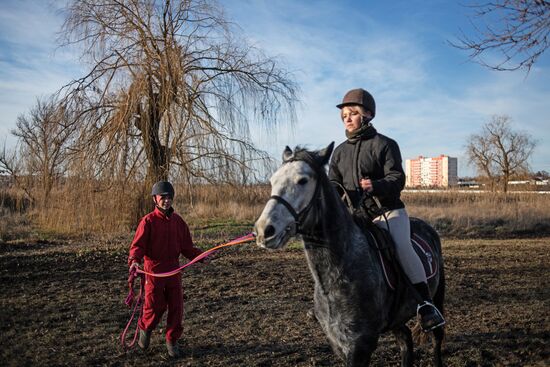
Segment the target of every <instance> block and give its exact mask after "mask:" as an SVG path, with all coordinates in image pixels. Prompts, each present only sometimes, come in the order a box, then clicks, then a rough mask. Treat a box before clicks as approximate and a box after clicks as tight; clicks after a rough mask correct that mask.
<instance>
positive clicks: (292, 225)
mask: <svg viewBox="0 0 550 367" xmlns="http://www.w3.org/2000/svg"><path fill="white" fill-rule="evenodd" d="M333 147H334V143H331V144H330V145H329V146H328V147H327V148H325V149H322V150H320V151H307V150H305V149H301V148H298V147H297V148H296V149H295V151H294V152H293V151H292V150H291V149H290V148H289V147H286V149H285V151H284V153H283V164H282V165H281V167H279V169H278V170H277V171H276V172H275V173H274V174H273V176H272V177H271V180H270V181H271V186H272V189H271V197H270V199H269V200H268V202H267V203H266V205H265V208H264V209H263V212H262V213H261V215H260V217H259V218H258V220H257V221H256V224H255V230H256V234H257V237H256V241H257V244H258V245H260V246H262V247H265V248H269V249H280V248H283V247H284V246H285V245H286V244H287V242H288V240H289V239H290V238H292V237H294V236H296V235H301V237H302V240H303V243H304V248H305V255H306V258H307V262H308V266H309V269H310V270H311V274H312V275H313V279H314V283H315V290H314V311H315V316H316V318H317V320H318V321H319V323H320V324H321V327H322V328H323V331H324V332H325V334H326V336H327V338H328V340H329V342H330V344H331V346H332V348H333V350H334V352H335V353H336V354H337V355H339V356H340V357H341V358H342V359H343V360H344V361H345V364H346V366H350V367H352V366H353V367H355V366H368V365H369V363H370V359H371V355H372V353H373V352H374V350H375V349H376V346H377V342H378V339H379V336H380V335H381V334H382V333H384V332H387V331H391V332H392V333H393V334H394V335H395V336H396V338H397V341H398V343H399V346H400V350H401V365H402V366H412V363H413V356H414V354H413V341H412V333H411V330H410V329H409V327H408V326H407V325H406V323H407V321H408V320H410V319H411V318H412V317H414V316H415V314H416V305H417V301H416V299H415V296H414V294H413V292H414V291H413V290H412V289H411V287H402V288H401V290H398V291H394V290H391V289H390V288H389V287H388V285H387V284H386V281H385V279H384V276H383V271H382V268H381V264H380V261H379V254H378V252H377V251H378V250H377V249H376V248H375V246H374V244H373V243H372V242H373V240H372V239H371V237H370V236H367V235H366V234H365V232H364V230H363V229H361V228H359V227H358V225H357V224H356V223H355V221H354V220H353V218H352V216H351V214H350V213H349V211H348V209H347V207H346V206H345V204H344V203H343V201H342V200H341V198H340V196H339V195H338V193H337V191H336V190H335V189H334V188H333V186H332V185H331V183H330V182H329V180H328V177H327V175H326V172H325V166H326V164H327V163H328V161H329V158H330V155H331V153H332V150H333ZM411 228H412V231H413V232H414V233H416V234H418V235H420V236H421V237H422V238H423V239H424V240H425V242H427V243H428V244H429V245H430V247H431V248H432V250H433V251H432V252H433V256H435V261H436V263H437V265H438V268H439V269H438V274H437V276H434V277H432V278H430V279H429V287H430V291H431V292H432V295H433V297H434V303H435V305H436V306H437V307H438V309H439V310H441V311H442V312H443V299H444V292H445V291H444V285H445V283H444V274H443V259H442V256H441V244H440V240H439V236H438V235H437V232H436V231H435V230H434V229H433V228H431V227H430V226H429V225H428V224H426V223H424V222H422V221H420V220H414V219H411ZM398 289H399V288H398ZM415 328H416V327H415ZM443 337H444V329H443V328H438V329H435V330H434V331H433V338H432V341H433V348H434V363H435V365H436V366H441V365H442V359H441V343H442V340H443Z"/></svg>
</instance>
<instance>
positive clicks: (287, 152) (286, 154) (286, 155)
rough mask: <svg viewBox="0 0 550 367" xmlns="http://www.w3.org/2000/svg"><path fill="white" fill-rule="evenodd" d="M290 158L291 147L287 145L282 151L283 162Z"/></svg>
mask: <svg viewBox="0 0 550 367" xmlns="http://www.w3.org/2000/svg"><path fill="white" fill-rule="evenodd" d="M290 158H292V149H290V147H289V146H288V145H287V146H286V147H285V150H284V151H283V162H286V161H288V160H289V159H290Z"/></svg>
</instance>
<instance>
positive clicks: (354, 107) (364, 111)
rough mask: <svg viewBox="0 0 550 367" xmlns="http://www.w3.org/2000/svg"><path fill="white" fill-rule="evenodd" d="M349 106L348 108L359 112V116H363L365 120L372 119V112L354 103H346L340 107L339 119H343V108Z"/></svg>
mask: <svg viewBox="0 0 550 367" xmlns="http://www.w3.org/2000/svg"><path fill="white" fill-rule="evenodd" d="M346 107H347V108H349V109H350V110H352V111H354V112H359V113H360V114H361V116H363V117H365V118H366V119H367V121H370V120H372V112H370V111H369V110H367V109H366V108H365V107H363V106H362V105H360V104H354V105H348V106H344V107H342V108H341V109H340V119H342V120H343V119H344V108H346Z"/></svg>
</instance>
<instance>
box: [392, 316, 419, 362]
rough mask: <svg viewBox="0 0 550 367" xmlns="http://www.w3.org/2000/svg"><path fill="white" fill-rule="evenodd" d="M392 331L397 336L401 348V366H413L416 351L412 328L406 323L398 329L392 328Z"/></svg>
mask: <svg viewBox="0 0 550 367" xmlns="http://www.w3.org/2000/svg"><path fill="white" fill-rule="evenodd" d="M392 332H393V335H395V338H396V339H397V342H398V344H399V349H400V350H401V366H402V367H409V366H412V365H413V360H414V353H413V341H412V334H411V329H409V328H408V327H407V326H406V325H402V326H400V327H398V328H397V329H394V330H392Z"/></svg>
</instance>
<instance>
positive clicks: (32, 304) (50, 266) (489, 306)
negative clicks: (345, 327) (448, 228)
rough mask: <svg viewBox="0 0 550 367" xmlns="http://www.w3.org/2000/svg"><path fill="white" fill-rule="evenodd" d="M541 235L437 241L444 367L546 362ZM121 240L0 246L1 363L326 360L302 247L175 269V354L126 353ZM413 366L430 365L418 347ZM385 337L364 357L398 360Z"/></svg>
mask: <svg viewBox="0 0 550 367" xmlns="http://www.w3.org/2000/svg"><path fill="white" fill-rule="evenodd" d="M549 250H550V238H540V239H525V240H521V239H513V240H450V239H444V240H443V251H444V256H445V261H446V275H447V284H448V287H447V301H446V309H447V315H446V316H447V320H448V328H447V339H446V344H445V345H444V361H445V363H446V364H447V365H449V366H543V365H544V366H548V365H550V287H549V285H548V281H549V280H550V258H549V253H550V251H549ZM126 254H127V242H125V241H123V240H119V241H115V240H113V241H109V242H104V243H100V244H99V243H98V242H94V241H91V240H90V241H84V242H79V243H76V242H74V241H68V240H64V241H55V242H34V243H8V244H5V243H4V244H0V289H1V291H2V297H1V300H0V309H1V312H0V345H1V346H2V347H1V349H0V365H1V366H33V365H36V366H60V365H68V366H102V365H108V366H169V365H178V366H335V365H341V363H340V361H339V360H338V359H337V358H336V357H335V356H334V355H333V354H332V351H331V349H330V347H329V346H328V343H327V341H326V339H325V336H324V334H323V333H322V331H321V329H320V327H319V325H318V324H317V323H316V322H315V321H311V320H309V319H308V318H307V317H306V311H307V310H308V309H309V308H310V307H311V305H312V287H313V283H312V279H311V276H310V273H309V271H308V269H307V266H306V262H305V258H304V255H303V252H302V250H301V249H298V248H295V249H287V250H283V251H279V252H272V251H266V250H262V249H259V248H256V247H255V246H254V245H251V244H249V245H243V246H240V247H233V248H229V249H224V250H221V251H220V252H218V253H217V257H216V258H215V259H214V260H213V261H212V263H211V264H210V265H208V266H205V267H202V268H199V267H191V268H189V270H186V271H185V272H184V274H183V282H184V288H185V299H186V301H185V320H184V329H185V331H184V335H183V338H182V339H181V340H180V343H181V346H182V348H183V349H184V351H185V355H184V357H183V358H181V359H179V360H176V361H173V360H170V359H169V358H168V356H167V354H166V351H165V346H164V338H163V334H162V331H163V330H162V325H161V328H160V330H158V332H155V333H154V334H153V339H152V342H151V348H150V350H149V351H148V352H146V353H144V352H141V351H139V350H133V351H130V352H125V351H124V350H123V348H122V347H121V344H120V341H119V336H120V333H121V331H122V330H123V328H124V326H125V324H126V322H127V320H128V318H129V315H130V313H129V310H128V309H127V308H126V306H125V305H124V298H125V296H126V294H127V285H126V275H127V269H126V265H125V264H126V256H127V255H126ZM415 350H416V356H417V361H416V365H418V366H425V365H429V364H430V351H429V349H428V347H427V346H423V347H419V348H418V347H417V348H416V349H415ZM398 354H399V353H398V348H397V346H396V343H395V341H394V339H393V337H391V336H384V337H383V338H382V339H381V340H380V343H379V347H378V349H377V351H376V352H375V354H374V357H373V363H372V365H374V366H389V365H390V366H391V365H393V366H396V365H398V364H399V359H398Z"/></svg>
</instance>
